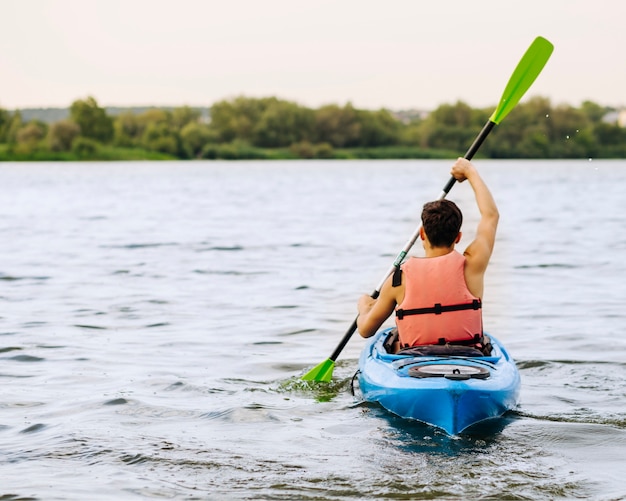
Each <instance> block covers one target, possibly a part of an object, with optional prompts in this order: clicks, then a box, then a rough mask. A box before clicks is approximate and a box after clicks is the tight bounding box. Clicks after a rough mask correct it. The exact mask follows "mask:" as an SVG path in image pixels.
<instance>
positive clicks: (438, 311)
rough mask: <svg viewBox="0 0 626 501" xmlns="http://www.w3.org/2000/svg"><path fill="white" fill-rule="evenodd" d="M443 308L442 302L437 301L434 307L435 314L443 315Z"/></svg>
mask: <svg viewBox="0 0 626 501" xmlns="http://www.w3.org/2000/svg"><path fill="white" fill-rule="evenodd" d="M441 312H442V309H441V303H435V307H434V308H433V313H434V314H435V315H441Z"/></svg>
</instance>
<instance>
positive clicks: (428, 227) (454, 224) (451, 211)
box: [422, 199, 463, 247]
mask: <svg viewBox="0 0 626 501" xmlns="http://www.w3.org/2000/svg"><path fill="white" fill-rule="evenodd" d="M461 223H463V214H461V211H460V210H459V208H458V207H457V206H456V204H455V203H454V202H450V201H449V200H445V199H444V200H437V201H435V202H428V203H427V204H424V209H423V210H422V226H423V227H424V231H425V232H426V236H427V237H428V240H429V242H430V245H432V246H433V247H450V246H451V245H452V244H454V243H455V242H456V240H457V237H458V236H459V232H460V231H461Z"/></svg>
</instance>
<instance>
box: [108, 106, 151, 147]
mask: <svg viewBox="0 0 626 501" xmlns="http://www.w3.org/2000/svg"><path fill="white" fill-rule="evenodd" d="M144 129H145V127H144V126H143V124H141V123H140V120H139V118H138V117H137V115H135V114H134V113H132V112H130V111H125V112H123V113H120V114H119V115H118V116H117V117H115V120H114V121H113V144H114V145H115V146H121V147H132V146H137V145H138V144H139V142H140V140H141V135H142V134H143V131H144Z"/></svg>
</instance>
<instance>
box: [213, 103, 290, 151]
mask: <svg viewBox="0 0 626 501" xmlns="http://www.w3.org/2000/svg"><path fill="white" fill-rule="evenodd" d="M277 101H278V100H277V99H276V98H275V97H270V98H263V99H253V98H247V97H243V96H240V97H237V98H235V99H234V100H232V101H218V102H217V103H215V104H214V105H213V106H212V107H211V128H212V129H214V130H215V131H216V132H217V134H218V137H219V138H220V141H221V142H227V143H228V142H231V141H234V140H235V139H240V140H243V141H247V142H248V143H253V142H254V136H255V133H256V132H255V129H256V127H257V125H258V123H259V121H260V120H261V116H262V115H263V113H264V112H265V110H266V109H267V108H268V107H269V106H270V104H272V103H275V102H277Z"/></svg>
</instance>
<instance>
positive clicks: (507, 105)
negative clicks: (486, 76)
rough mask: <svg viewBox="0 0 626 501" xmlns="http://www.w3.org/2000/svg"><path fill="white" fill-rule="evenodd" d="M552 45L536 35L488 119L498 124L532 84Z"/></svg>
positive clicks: (544, 63)
mask: <svg viewBox="0 0 626 501" xmlns="http://www.w3.org/2000/svg"><path fill="white" fill-rule="evenodd" d="M553 50H554V46H553V45H552V44H551V43H550V42H549V41H548V40H546V39H545V38H543V37H537V38H535V41H534V42H533V43H532V44H531V45H530V47H528V50H527V51H526V53H525V54H524V56H523V57H522V59H521V60H520V62H519V63H518V64H517V67H516V68H515V71H514V72H513V74H512V75H511V78H510V79H509V83H508V84H507V85H506V88H505V89H504V92H503V93H502V98H501V99H500V104H499V105H498V107H497V108H496V111H494V112H493V115H491V118H489V120H490V121H491V122H493V123H495V124H499V123H500V122H501V121H502V119H503V118H504V117H505V116H507V115H508V114H509V112H510V111H511V110H512V109H513V108H515V105H516V104H517V103H518V102H519V100H520V99H521V98H522V96H523V95H524V94H525V93H526V91H527V90H528V89H529V88H530V86H531V85H532V84H533V82H534V81H535V79H536V78H537V77H538V76H539V73H541V70H542V69H543V67H544V66H545V65H546V63H547V62H548V59H550V55H551V54H552V51H553Z"/></svg>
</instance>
